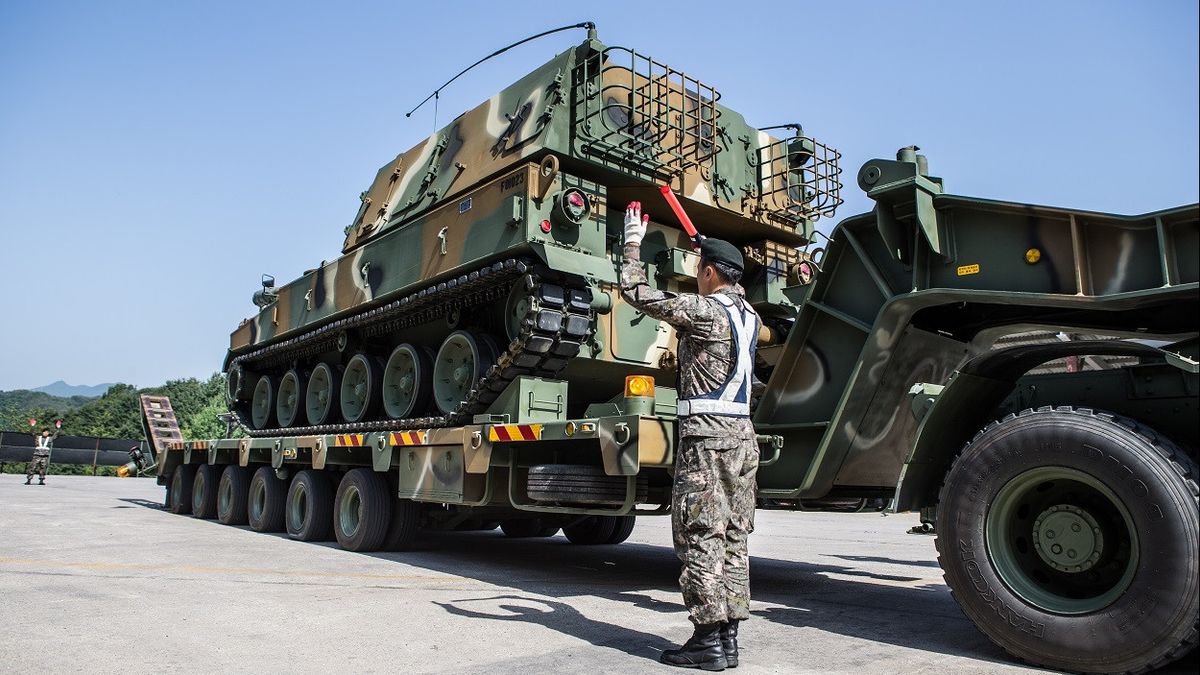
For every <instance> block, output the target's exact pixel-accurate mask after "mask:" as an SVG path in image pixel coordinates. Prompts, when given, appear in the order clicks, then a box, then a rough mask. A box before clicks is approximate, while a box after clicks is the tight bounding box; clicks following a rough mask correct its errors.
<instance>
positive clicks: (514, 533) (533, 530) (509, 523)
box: [500, 518, 558, 539]
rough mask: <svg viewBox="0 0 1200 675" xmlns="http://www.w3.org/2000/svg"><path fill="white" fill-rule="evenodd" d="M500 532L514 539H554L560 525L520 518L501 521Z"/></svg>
mask: <svg viewBox="0 0 1200 675" xmlns="http://www.w3.org/2000/svg"><path fill="white" fill-rule="evenodd" d="M500 530H501V531H503V532H504V534H505V536H508V537H512V538H514V539H525V538H527V537H553V536H554V535H555V534H557V533H558V525H550V524H547V523H545V522H543V521H542V519H541V518H518V519H514V520H502V521H500Z"/></svg>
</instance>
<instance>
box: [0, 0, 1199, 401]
mask: <svg viewBox="0 0 1200 675" xmlns="http://www.w3.org/2000/svg"><path fill="white" fill-rule="evenodd" d="M418 4H421V5H423V6H421V7H415V6H416V5H418ZM316 5H317V3H304V2H233V1H232V0H228V1H221V2H216V1H212V0H206V1H194V2H184V1H180V2H160V1H157V0H148V1H144V2H126V1H121V0H109V1H106V2H79V3H72V2H60V1H57V0H5V1H4V2H2V3H0V256H2V259H3V261H4V269H3V275H2V277H0V278H3V279H4V281H5V283H6V286H7V288H6V289H5V292H4V293H3V298H4V303H3V312H2V316H3V317H4V325H3V328H2V329H0V389H12V388H18V387H33V386H38V385H42V384H45V383H48V382H51V381H53V380H57V379H60V378H63V379H66V380H67V381H69V382H72V383H95V382H104V381H123V382H131V383H134V384H137V385H139V386H149V385H154V384H158V383H161V382H162V381H164V380H166V379H169V378H179V377H187V376H198V377H204V376H206V375H207V374H209V373H212V372H213V371H215V370H218V369H219V368H220V364H221V359H222V358H223V356H224V350H225V347H226V345H227V341H228V334H229V332H230V331H231V330H232V329H233V328H234V327H236V325H237V323H238V321H239V320H241V319H242V318H243V317H245V316H248V315H249V314H251V313H252V310H253V309H254V308H253V307H252V306H251V304H250V294H251V293H252V292H253V291H254V290H255V287H256V286H257V284H258V278H259V275H260V274H261V273H263V272H269V273H272V274H274V275H275V276H276V277H278V278H279V279H280V280H281V281H282V280H288V279H291V278H294V277H295V276H297V275H298V274H299V273H300V272H302V271H303V270H304V269H307V268H310V267H313V266H314V265H316V264H317V263H318V262H319V261H321V260H322V259H328V258H333V257H335V256H336V255H337V253H338V251H339V247H340V245H341V241H342V228H343V227H344V226H345V225H346V224H347V223H348V222H349V221H350V219H351V218H352V217H353V216H354V214H355V212H356V210H357V208H358V199H357V197H358V194H359V192H360V191H361V190H363V189H364V188H366V186H367V184H368V183H369V182H370V180H371V179H372V177H373V176H374V173H375V171H376V169H377V168H378V167H379V166H380V165H382V164H383V163H385V162H386V161H388V160H389V159H390V158H392V157H394V156H395V155H396V154H397V153H398V152H400V151H402V150H405V149H407V148H409V147H411V146H412V145H413V144H414V143H415V142H417V141H418V140H420V139H421V138H423V137H424V136H426V135H427V134H428V133H429V132H430V131H431V130H432V124H433V120H432V117H431V115H430V110H428V109H427V110H423V111H422V112H421V113H419V114H418V115H415V116H414V118H413V119H405V118H404V115H403V113H404V112H405V111H406V110H408V108H409V107H411V106H412V105H414V104H415V103H416V102H417V101H419V100H420V99H421V98H423V97H424V96H425V94H426V93H428V92H429V91H430V90H431V89H432V88H433V87H435V86H436V85H437V84H439V83H441V82H442V81H444V80H445V79H446V78H448V77H449V76H450V75H452V74H453V73H455V72H457V71H458V70H459V69H461V68H462V67H464V66H465V65H466V64H468V63H470V62H472V61H474V60H475V59H476V58H478V57H480V56H482V55H484V54H486V53H488V52H490V51H492V50H493V49H496V48H498V47H500V46H502V45H505V44H507V43H509V42H511V41H514V40H516V39H519V38H521V37H524V36H525V35H527V34H530V33H533V32H536V31H539V30H542V29H544V28H548V27H552V26H557V25H560V24H566V23H573V22H575V21H580V20H584V19H592V20H595V21H596V22H597V23H598V24H599V27H600V37H601V39H602V40H604V41H606V42H608V43H610V44H623V45H629V46H633V47H636V48H638V49H639V50H641V51H645V52H647V53H650V54H652V55H654V56H655V57H657V58H659V59H661V60H663V61H665V62H667V63H670V64H672V65H674V66H676V67H679V68H682V69H683V70H685V71H687V72H688V73H690V74H693V75H695V76H697V77H699V78H700V79H702V80H704V81H706V82H708V83H711V84H713V85H714V86H716V87H717V89H718V90H720V91H721V92H722V94H723V98H722V102H723V103H725V104H727V105H729V106H730V107H731V108H733V109H735V110H738V111H740V112H742V113H743V114H745V116H746V118H747V119H748V120H749V121H750V122H751V123H754V124H758V125H767V124H774V123H779V122H788V121H798V122H801V123H802V124H803V125H804V127H805V129H806V130H807V131H808V132H809V133H811V134H813V135H815V136H817V137H819V138H821V139H822V140H824V141H826V142H828V143H830V144H832V145H834V146H835V147H838V148H840V149H841V150H842V151H843V153H844V166H845V168H846V173H847V177H848V178H849V179H850V180H849V181H848V184H849V185H848V188H849V190H848V192H849V198H848V199H847V203H846V205H845V206H844V207H843V208H842V210H841V212H840V214H839V215H840V216H847V215H851V214H854V213H857V212H861V211H864V210H866V209H867V208H868V207H869V204H868V203H867V201H866V200H865V199H864V198H862V197H861V195H859V194H858V193H857V189H856V188H855V187H854V186H853V176H854V174H855V172H856V171H857V168H858V167H859V166H860V165H861V164H862V163H863V162H864V161H866V160H868V159H870V158H872V157H889V156H891V155H892V153H894V152H895V150H896V148H898V147H900V146H902V145H908V144H912V143H916V144H918V145H920V146H921V147H922V149H923V150H924V151H925V152H926V153H927V154H928V156H929V159H930V165H931V169H932V172H933V173H934V174H936V175H941V176H944V177H945V178H946V183H947V187H948V189H949V191H951V192H954V193H957V194H966V195H973V196H981V197H989V198H996V199H1011V200H1019V201H1029V202H1037V203H1049V204H1056V205H1062V206H1070V207H1079V208H1085V209H1092V210H1100V211H1112V212H1121V213H1139V212H1145V211H1151V210H1156V209H1160V208H1166V207H1170V206H1176V205H1179V204H1183V203H1187V202H1193V201H1196V200H1197V191H1198V188H1197V185H1198V183H1200V178H1198V171H1197V166H1198V162H1200V160H1198V150H1197V146H1198V142H1200V141H1198V138H1197V124H1198V116H1200V112H1198V104H1197V98H1198V94H1197V79H1198V74H1197V62H1198V60H1200V59H1198V53H1197V42H1198V37H1197V24H1198V17H1197V3H1196V2H1195V1H1194V0H1174V1H1172V0H1153V1H1146V2H1002V3H1000V2H996V3H945V2H921V1H917V2H903V3H898V2H886V3H884V2H880V3H865V2H844V3H830V2H821V3H816V2H813V3H808V2H798V1H795V0H791V1H784V2H761V3H749V2H743V3H732V2H726V3H720V4H715V3H714V4H713V6H711V7H708V6H706V5H705V4H704V3H699V2H692V3H687V4H674V3H661V2H660V3H653V2H644V1H643V2H636V3H633V2H631V3H623V2H611V1H610V2H604V3H536V4H535V3H514V2H507V3H501V2H487V3H452V2H443V3H405V2H395V1H394V0H393V1H391V2H378V3H353V2H342V3H327V4H325V5H324V6H316ZM568 6H570V8H568ZM751 7H758V9H757V10H756V11H753V12H751V11H750V8H751ZM582 37H583V35H582V34H564V35H557V36H554V37H551V38H548V39H546V40H543V41H540V42H535V43H532V44H530V45H526V46H524V47H521V48H518V49H516V50H513V51H512V52H510V53H508V54H506V55H504V56H503V57H501V58H498V59H495V60H493V61H492V62H490V63H488V64H487V65H485V66H484V67H481V68H479V69H477V70H475V71H473V72H472V73H471V74H469V75H468V76H466V77H464V78H463V79H462V80H460V81H459V82H458V83H457V84H456V85H455V86H454V87H453V88H452V89H450V90H449V91H448V92H446V94H445V95H444V96H443V97H442V100H441V119H442V121H443V122H444V121H446V120H448V119H449V118H450V117H451V116H452V115H454V114H457V113H458V112H460V111H462V110H465V109H467V108H469V107H471V106H473V105H475V104H476V103H478V102H479V101H481V100H483V99H485V98H487V97H488V96H490V95H491V94H492V93H494V92H495V91H497V90H499V89H500V88H502V87H503V86H505V85H507V84H508V83H509V82H511V81H513V80H515V79H516V78H517V77H518V76H520V75H522V74H524V73H525V72H526V71H527V70H528V69H530V68H532V67H534V66H536V65H538V64H540V63H542V62H544V61H545V60H546V59H548V58H549V57H550V56H551V55H552V54H554V53H555V52H557V51H560V50H562V49H564V48H566V47H567V46H569V45H571V44H574V43H575V42H577V41H578V40H579V39H582Z"/></svg>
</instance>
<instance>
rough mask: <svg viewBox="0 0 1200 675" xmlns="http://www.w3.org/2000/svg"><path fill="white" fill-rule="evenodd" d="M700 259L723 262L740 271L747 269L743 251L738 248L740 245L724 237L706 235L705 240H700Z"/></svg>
mask: <svg viewBox="0 0 1200 675" xmlns="http://www.w3.org/2000/svg"><path fill="white" fill-rule="evenodd" d="M700 260H702V261H704V262H710V263H722V264H724V265H728V266H730V267H732V268H733V269H735V270H737V271H738V272H745V271H746V267H745V263H744V262H743V261H742V252H741V251H739V250H738V247H736V246H734V245H733V244H731V243H729V242H727V241H725V240H724V239H713V238H712V237H705V238H704V241H702V242H700Z"/></svg>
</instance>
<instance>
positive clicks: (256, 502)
mask: <svg viewBox="0 0 1200 675" xmlns="http://www.w3.org/2000/svg"><path fill="white" fill-rule="evenodd" d="M287 493H288V486H287V483H285V482H284V481H283V480H282V479H281V478H279V477H278V476H276V475H275V469H272V468H271V467H269V466H263V467H259V469H258V470H257V471H255V472H254V477H253V478H251V479H250V490H249V494H248V497H247V500H246V501H247V504H246V519H247V520H248V521H249V522H250V529H252V530H254V531H255V532H280V531H282V530H283V528H284V523H283V513H284V510H285V509H286V507H287Z"/></svg>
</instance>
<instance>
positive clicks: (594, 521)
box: [562, 516, 617, 546]
mask: <svg viewBox="0 0 1200 675" xmlns="http://www.w3.org/2000/svg"><path fill="white" fill-rule="evenodd" d="M616 529H617V519H616V518H613V517H612V516H588V517H586V518H584V519H583V520H581V521H579V522H577V523H574V524H571V525H568V526H566V527H564V528H563V529H562V530H563V534H565V535H566V536H567V540H568V541H570V542H571V543H572V544H580V545H583V546H595V545H597V544H607V543H609V542H608V540H609V539H611V538H612V536H613V533H614V532H616Z"/></svg>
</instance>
